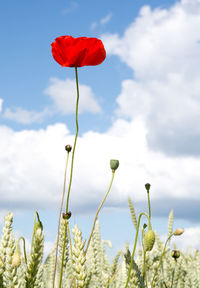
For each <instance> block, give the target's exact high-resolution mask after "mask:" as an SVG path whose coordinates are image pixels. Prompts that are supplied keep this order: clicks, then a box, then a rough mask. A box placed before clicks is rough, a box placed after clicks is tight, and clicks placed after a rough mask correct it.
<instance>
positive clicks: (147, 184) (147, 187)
mask: <svg viewBox="0 0 200 288" xmlns="http://www.w3.org/2000/svg"><path fill="white" fill-rule="evenodd" d="M150 187H151V184H149V183H146V184H145V188H146V190H147V193H149V190H150Z"/></svg>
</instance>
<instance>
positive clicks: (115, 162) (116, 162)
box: [110, 159, 119, 171]
mask: <svg viewBox="0 0 200 288" xmlns="http://www.w3.org/2000/svg"><path fill="white" fill-rule="evenodd" d="M118 167H119V160H115V159H111V160H110V168H111V169H112V170H114V171H115V170H117V168H118Z"/></svg>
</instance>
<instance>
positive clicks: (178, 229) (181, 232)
mask: <svg viewBox="0 0 200 288" xmlns="http://www.w3.org/2000/svg"><path fill="white" fill-rule="evenodd" d="M183 232H184V229H183V228H177V229H176V230H175V231H174V233H173V234H174V235H175V236H180V235H181V234H183Z"/></svg>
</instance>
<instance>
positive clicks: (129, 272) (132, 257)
mask: <svg viewBox="0 0 200 288" xmlns="http://www.w3.org/2000/svg"><path fill="white" fill-rule="evenodd" d="M142 215H145V216H146V217H147V219H148V220H149V221H150V219H149V216H148V215H147V214H146V213H145V212H142V213H140V215H139V218H138V224H137V230H136V236H135V243H134V248H133V253H132V256H131V264H130V267H129V271H128V278H127V281H126V286H125V288H127V287H128V282H129V278H130V275H131V269H132V266H133V259H134V255H135V250H136V245H137V238H138V232H139V226H140V220H141V217H142Z"/></svg>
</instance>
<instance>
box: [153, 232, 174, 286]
mask: <svg viewBox="0 0 200 288" xmlns="http://www.w3.org/2000/svg"><path fill="white" fill-rule="evenodd" d="M173 235H174V233H172V234H171V235H170V236H169V237H168V238H167V240H166V242H165V246H164V248H163V252H162V254H161V257H160V262H159V264H158V266H157V268H156V270H155V273H154V276H153V279H152V281H151V288H152V287H153V282H154V279H155V277H156V274H157V272H158V269H159V268H160V265H161V263H162V259H163V256H164V254H165V249H166V246H167V242H168V241H169V240H170V239H171V237H172V236H173Z"/></svg>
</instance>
